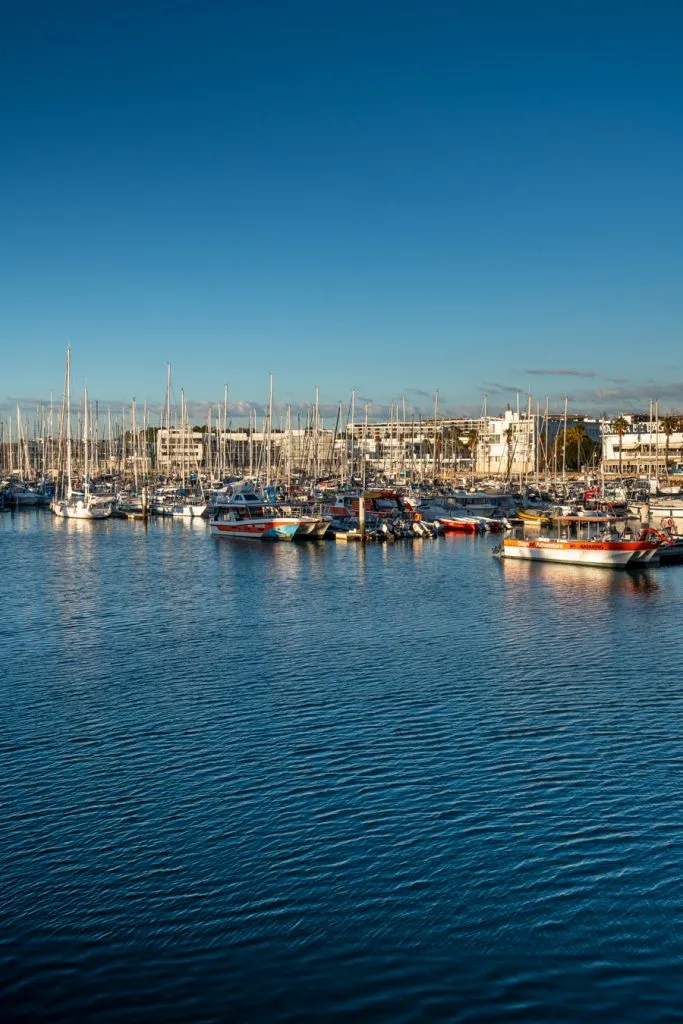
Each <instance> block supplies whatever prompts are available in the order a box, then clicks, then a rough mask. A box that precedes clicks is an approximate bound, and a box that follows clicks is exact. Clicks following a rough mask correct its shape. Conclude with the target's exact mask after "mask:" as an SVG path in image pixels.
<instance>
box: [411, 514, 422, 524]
mask: <svg viewBox="0 0 683 1024" xmlns="http://www.w3.org/2000/svg"><path fill="white" fill-rule="evenodd" d="M413 522H414V523H421V522H422V513H421V512H413Z"/></svg>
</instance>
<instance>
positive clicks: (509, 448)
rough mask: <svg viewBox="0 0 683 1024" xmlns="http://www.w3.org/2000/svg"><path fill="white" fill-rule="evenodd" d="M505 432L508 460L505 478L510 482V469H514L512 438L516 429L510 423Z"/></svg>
mask: <svg viewBox="0 0 683 1024" xmlns="http://www.w3.org/2000/svg"><path fill="white" fill-rule="evenodd" d="M503 433H504V436H505V444H506V446H507V462H508V464H507V470H506V472H505V480H506V483H509V481H510V470H511V469H512V439H513V437H514V430H513V429H512V424H510V426H509V427H508V428H507V430H505V431H504V432H503Z"/></svg>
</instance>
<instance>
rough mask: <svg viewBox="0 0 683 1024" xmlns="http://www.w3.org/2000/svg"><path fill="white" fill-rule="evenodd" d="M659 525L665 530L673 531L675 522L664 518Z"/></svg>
mask: <svg viewBox="0 0 683 1024" xmlns="http://www.w3.org/2000/svg"><path fill="white" fill-rule="evenodd" d="M660 525H661V526H663V527H664V528H665V529H667V530H673V528H674V527H675V525H676V521H675V520H674V519H667V517H666V516H665V517H664V519H662V521H661V523H660Z"/></svg>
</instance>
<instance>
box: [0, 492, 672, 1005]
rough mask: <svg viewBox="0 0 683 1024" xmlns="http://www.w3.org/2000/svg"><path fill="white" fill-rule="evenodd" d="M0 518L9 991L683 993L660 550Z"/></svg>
mask: <svg viewBox="0 0 683 1024" xmlns="http://www.w3.org/2000/svg"><path fill="white" fill-rule="evenodd" d="M494 543H495V541H494V540H493V539H492V538H483V539H472V538H468V537H457V536H454V537H445V538H442V539H440V540H438V541H435V542H416V543H414V544H401V543H398V544H396V545H393V546H391V547H384V546H368V547H367V548H366V549H361V548H360V547H358V546H355V545H349V546H346V545H344V546H342V545H335V544H333V543H324V542H323V543H318V544H315V545H292V544H289V545H288V544H281V545H272V546H269V545H262V544H251V545H250V544H238V543H230V542H221V541H217V540H214V539H211V538H210V537H209V536H208V532H207V530H206V528H205V525H204V524H203V523H169V522H167V521H157V522H151V523H150V524H149V526H148V527H145V525H144V524H141V523H127V522H115V521H108V522H103V523H94V524H91V523H79V522H77V521H70V520H57V519H56V518H54V517H51V516H50V515H49V513H43V512H41V511H32V512H28V511H27V512H18V513H16V514H15V513H13V514H4V515H1V516H0V565H1V566H2V583H3V586H2V615H1V616H0V645H1V647H0V649H1V651H2V658H1V662H0V680H1V682H0V693H1V695H2V717H1V720H0V767H1V772H0V826H1V830H2V831H1V835H2V843H1V844H0V870H1V877H2V887H1V889H0V914H1V919H2V922H3V927H2V930H1V931H0V978H1V982H2V984H1V988H0V1010H2V1011H3V1015H4V1016H5V1017H6V1016H7V1015H8V1014H9V1015H10V1016H15V1017H20V1016H21V1017H31V1018H34V1019H35V1018H41V1017H42V1018H45V1019H47V1018H51V1019H55V1018H60V1019H64V1020H67V1019H97V1020H98V1021H106V1020H119V1019H126V1020H151V1019H164V1020H188V1019H192V1020H226V1019H232V1020H240V1021H250V1020H255V1021H265V1020H268V1021H276V1022H290V1021H291V1022H293V1021H299V1020H337V1019H345V1018H354V1019H365V1020H372V1021H392V1022H393V1021H398V1022H403V1021H406V1022H408V1021H424V1020H430V1021H440V1020H443V1021H493V1020H495V1021H508V1020H510V1021H513V1020H514V1021H539V1022H540V1021H548V1020H553V1021H578V1020H581V1021H587V1020H598V1019H604V1018H606V1017H607V1016H610V1017H611V1019H613V1020H629V1021H664V1020H672V1019H675V1018H677V1017H680V1015H681V1014H683V785H682V781H683V779H682V775H683V644H682V642H681V614H680V611H681V606H682V604H681V599H682V597H683V567H682V568H681V569H678V568H676V567H672V568H668V569H666V568H663V569H660V570H649V571H648V572H646V573H641V574H640V575H629V574H626V573H614V572H610V571H605V570H590V569H580V568H575V567H563V566H552V565H550V566H538V565H523V564H519V565H514V564H505V565H501V564H500V563H499V562H498V561H496V560H495V559H493V558H492V557H491V548H492V546H493V544H494Z"/></svg>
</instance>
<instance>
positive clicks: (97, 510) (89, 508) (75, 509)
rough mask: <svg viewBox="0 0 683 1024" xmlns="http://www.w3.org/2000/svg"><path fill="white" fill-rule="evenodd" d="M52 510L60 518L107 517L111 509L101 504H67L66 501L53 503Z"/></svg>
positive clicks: (109, 515)
mask: <svg viewBox="0 0 683 1024" xmlns="http://www.w3.org/2000/svg"><path fill="white" fill-rule="evenodd" d="M51 507H52V511H53V512H54V514H55V515H56V516H59V518H60V519H109V518H110V517H111V509H110V508H109V507H106V506H103V505H85V504H84V503H83V502H80V501H79V502H78V503H77V504H75V505H74V504H69V502H67V501H56V502H54V503H53V505H52V506H51Z"/></svg>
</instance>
